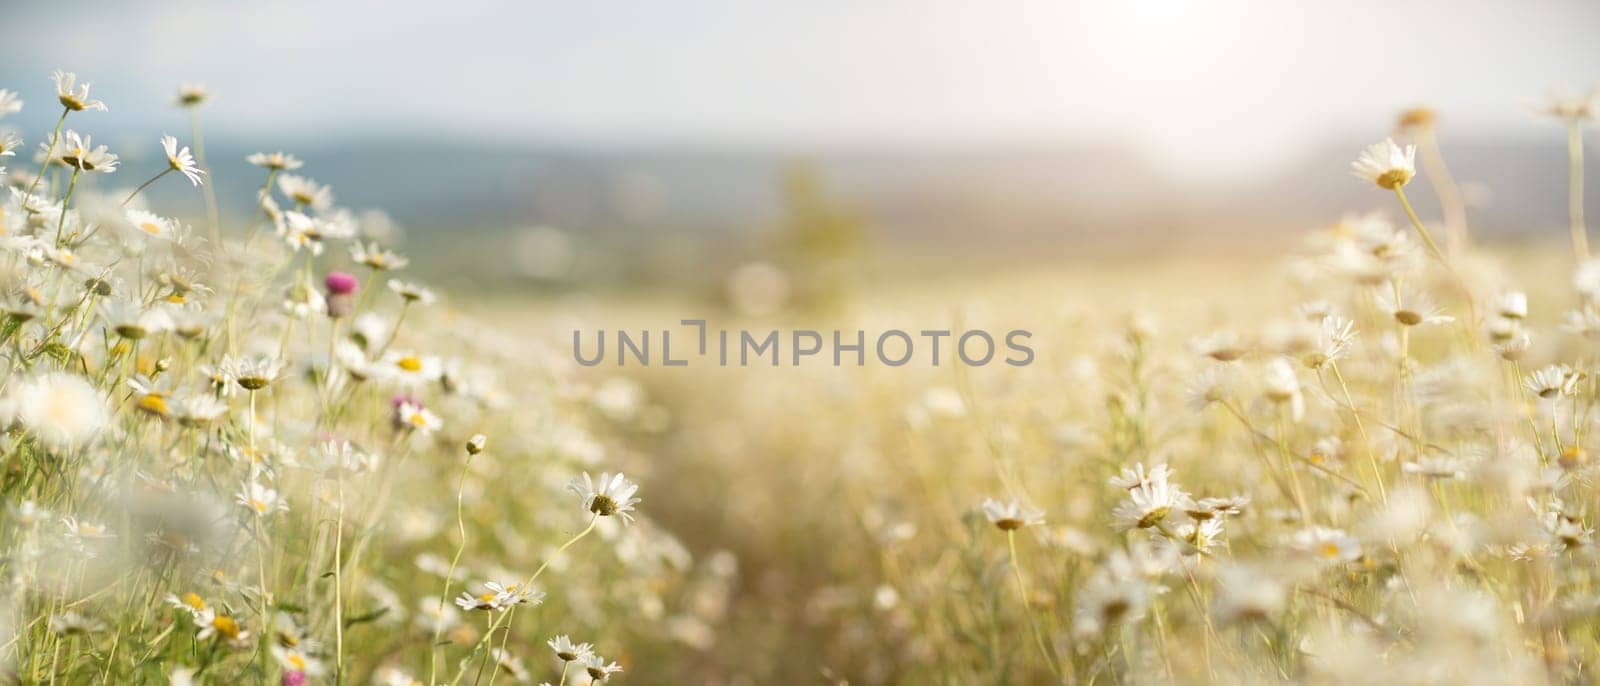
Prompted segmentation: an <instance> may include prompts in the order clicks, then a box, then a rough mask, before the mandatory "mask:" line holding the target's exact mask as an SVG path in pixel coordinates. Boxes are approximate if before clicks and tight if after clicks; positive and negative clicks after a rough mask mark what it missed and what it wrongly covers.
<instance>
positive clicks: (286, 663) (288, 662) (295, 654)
mask: <svg viewBox="0 0 1600 686" xmlns="http://www.w3.org/2000/svg"><path fill="white" fill-rule="evenodd" d="M272 657H273V659H275V660H277V661H278V665H279V666H281V667H283V669H284V671H287V672H301V673H303V674H306V675H307V676H318V675H321V674H322V673H323V671H324V669H323V666H322V662H321V661H319V660H317V659H316V658H314V657H312V656H311V655H309V654H308V653H306V651H304V650H302V649H300V648H291V647H286V646H281V645H274V646H272Z"/></svg>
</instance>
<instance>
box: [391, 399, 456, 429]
mask: <svg viewBox="0 0 1600 686" xmlns="http://www.w3.org/2000/svg"><path fill="white" fill-rule="evenodd" d="M395 425H396V426H398V427H400V428H401V429H405V430H407V431H415V432H417V433H420V434H422V435H424V436H426V435H429V434H432V433H433V432H435V431H438V430H439V428H440V427H442V426H444V420H443V419H440V418H439V415H436V414H434V413H433V411H432V410H429V409H428V408H426V407H423V406H422V405H421V404H418V403H415V402H410V401H403V402H400V403H399V404H397V405H395Z"/></svg>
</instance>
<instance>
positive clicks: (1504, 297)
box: [1494, 291, 1528, 320]
mask: <svg viewBox="0 0 1600 686" xmlns="http://www.w3.org/2000/svg"><path fill="white" fill-rule="evenodd" d="M1494 309H1495V314H1498V315H1500V316H1501V317H1505V318H1506V319H1516V320H1520V319H1527V318H1528V294H1526V293H1522V292H1518V291H1512V292H1509V293H1501V294H1500V297H1498V298H1495V301H1494Z"/></svg>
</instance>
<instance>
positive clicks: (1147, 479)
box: [1107, 462, 1172, 491]
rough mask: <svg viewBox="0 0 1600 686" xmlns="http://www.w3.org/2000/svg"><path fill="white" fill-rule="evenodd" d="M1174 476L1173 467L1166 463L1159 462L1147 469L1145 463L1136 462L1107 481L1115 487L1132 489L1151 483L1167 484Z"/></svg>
mask: <svg viewBox="0 0 1600 686" xmlns="http://www.w3.org/2000/svg"><path fill="white" fill-rule="evenodd" d="M1171 478H1172V468H1171V467H1168V466H1167V465H1165V464H1158V465H1156V466H1154V467H1151V468H1150V469H1148V470H1147V469H1145V467H1144V463H1143V462H1140V463H1137V464H1134V465H1133V466H1132V467H1123V468H1122V473H1121V474H1118V475H1117V476H1113V477H1111V479H1110V480H1109V481H1108V482H1107V483H1109V484H1110V485H1111V486H1112V487H1113V488H1120V489H1122V490H1125V491H1131V490H1133V489H1135V488H1138V487H1140V486H1144V485H1146V484H1150V483H1156V482H1159V483H1163V484H1165V483H1166V482H1167V481H1169V480H1170V479H1171Z"/></svg>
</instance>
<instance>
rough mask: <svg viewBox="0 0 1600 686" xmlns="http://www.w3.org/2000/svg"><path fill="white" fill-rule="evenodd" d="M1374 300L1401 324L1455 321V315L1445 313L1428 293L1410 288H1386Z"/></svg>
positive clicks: (1416, 324) (1415, 324)
mask: <svg viewBox="0 0 1600 686" xmlns="http://www.w3.org/2000/svg"><path fill="white" fill-rule="evenodd" d="M1374 301H1375V302H1376V304H1377V306H1378V309H1380V310H1382V311H1384V312H1386V313H1388V314H1389V316H1390V317H1392V318H1394V320H1395V321H1396V322H1398V323H1399V324H1400V325H1401V326H1423V325H1428V324H1448V323H1450V322H1453V321H1455V317H1450V316H1447V315H1445V313H1444V310H1442V309H1440V308H1439V307H1438V306H1436V305H1434V304H1433V300H1432V299H1431V298H1429V297H1428V296H1427V295H1426V294H1423V293H1418V292H1415V291H1412V290H1410V289H1408V288H1389V289H1384V290H1383V291H1380V292H1379V293H1378V294H1377V296H1376V297H1375V298H1374Z"/></svg>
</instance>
